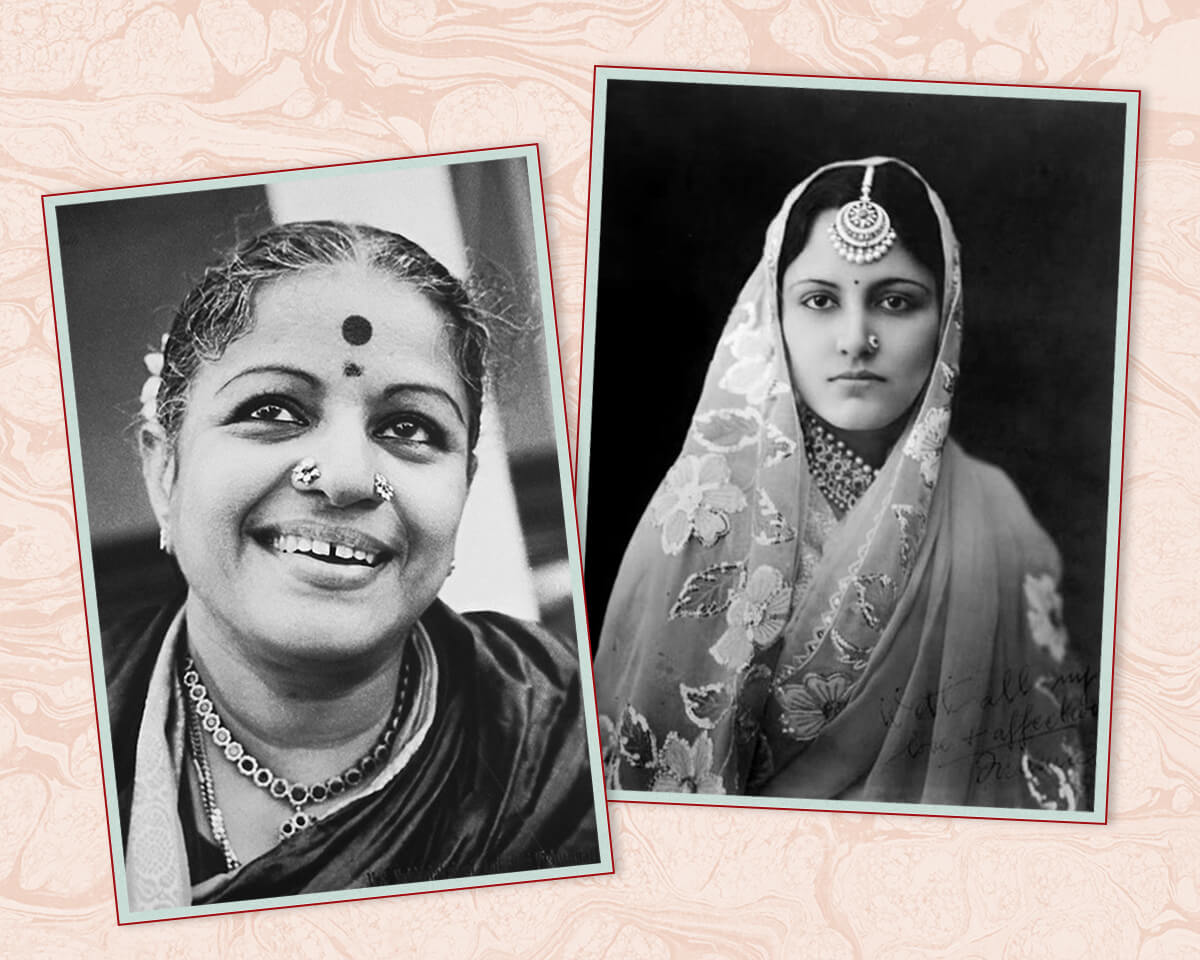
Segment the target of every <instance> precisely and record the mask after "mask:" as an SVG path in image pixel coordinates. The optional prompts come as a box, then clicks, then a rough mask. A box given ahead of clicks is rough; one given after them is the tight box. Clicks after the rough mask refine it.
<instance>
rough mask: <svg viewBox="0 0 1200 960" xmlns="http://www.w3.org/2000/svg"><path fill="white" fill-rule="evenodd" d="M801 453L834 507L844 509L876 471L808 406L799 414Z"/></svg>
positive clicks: (862, 492) (872, 480)
mask: <svg viewBox="0 0 1200 960" xmlns="http://www.w3.org/2000/svg"><path fill="white" fill-rule="evenodd" d="M800 426H801V432H802V433H803V434H804V455H805V457H807V458H808V468H809V470H810V471H811V472H812V477H813V480H815V481H816V484H817V487H818V489H820V491H821V493H823V494H824V495H825V499H826V500H828V501H829V503H830V505H831V506H832V507H834V509H836V510H839V511H841V512H842V513H846V512H847V511H849V509H850V508H851V507H853V506H854V505H855V504H856V503H858V500H859V498H860V497H861V496H862V495H863V494H864V493H866V492H867V488H868V487H870V486H871V484H872V483H873V482H874V481H875V477H876V476H877V475H878V474H879V471H878V470H876V469H875V468H874V467H872V466H871V465H870V464H869V463H867V462H866V461H865V460H863V458H862V457H860V456H858V454H856V453H855V452H854V451H853V450H851V449H850V448H849V447H848V446H846V444H844V443H843V442H842V441H841V440H839V439H838V438H837V437H836V436H834V435H833V433H832V432H830V430H829V429H828V428H827V427H825V425H824V424H822V423H821V422H820V421H819V420H818V419H817V418H816V416H815V415H814V414H813V413H812V412H811V411H809V410H805V411H804V413H802V414H801V415H800Z"/></svg>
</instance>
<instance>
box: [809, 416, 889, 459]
mask: <svg viewBox="0 0 1200 960" xmlns="http://www.w3.org/2000/svg"><path fill="white" fill-rule="evenodd" d="M806 412H807V414H808V416H810V417H812V419H813V420H814V421H816V423H817V424H818V425H819V426H820V427H821V429H822V430H824V431H825V432H826V433H828V434H830V435H831V436H833V437H834V438H835V439H837V440H840V441H841V442H842V443H844V444H845V445H846V447H847V448H848V449H849V450H850V452H851V453H853V454H855V455H857V456H859V457H861V458H862V460H863V462H864V463H866V464H867V465H868V466H870V467H872V468H873V469H875V470H878V469H879V468H880V467H882V466H883V464H884V461H885V460H887V455H888V452H889V451H890V450H891V449H892V447H893V446H894V445H895V443H896V441H897V440H899V439H900V435H901V434H902V433H904V426H905V424H906V423H907V422H908V412H907V411H906V412H905V413H904V415H903V416H900V417H897V418H896V419H895V420H893V421H892V422H891V423H889V424H888V425H887V426H886V427H880V428H879V429H877V430H843V429H842V428H841V427H835V426H834V425H833V424H832V423H830V422H829V421H827V420H825V419H823V418H822V417H819V416H818V415H817V414H816V413H815V412H814V411H813V410H812V408H809V409H808V410H807V411H806Z"/></svg>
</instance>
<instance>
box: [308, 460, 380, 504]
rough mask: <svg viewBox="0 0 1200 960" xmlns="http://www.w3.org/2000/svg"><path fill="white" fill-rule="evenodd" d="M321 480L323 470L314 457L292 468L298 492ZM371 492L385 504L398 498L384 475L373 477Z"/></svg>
mask: <svg viewBox="0 0 1200 960" xmlns="http://www.w3.org/2000/svg"><path fill="white" fill-rule="evenodd" d="M320 479H321V468H320V467H318V466H317V461H316V460H315V459H313V458H312V457H305V458H304V459H303V460H301V461H300V462H299V463H297V464H296V465H295V466H294V467H292V486H293V487H295V488H296V489H297V490H307V489H308V488H309V487H311V486H312V485H313V484H314V483H316V482H317V481H318V480H320ZM371 492H372V493H373V494H374V495H375V497H376V498H377V499H378V500H381V501H383V502H384V503H387V502H388V501H389V500H391V499H392V498H393V497H394V496H396V488H395V487H393V486H392V482H391V481H390V480H389V479H388V478H387V477H385V476H384V475H383V474H382V473H376V474H374V475H373V476H372V477H371Z"/></svg>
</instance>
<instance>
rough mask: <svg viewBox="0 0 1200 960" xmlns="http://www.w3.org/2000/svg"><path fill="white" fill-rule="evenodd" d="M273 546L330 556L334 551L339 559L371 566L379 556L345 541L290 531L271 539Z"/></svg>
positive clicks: (282, 550) (280, 549)
mask: <svg viewBox="0 0 1200 960" xmlns="http://www.w3.org/2000/svg"><path fill="white" fill-rule="evenodd" d="M271 546H272V547H273V548H274V549H276V550H278V551H279V552H280V553H311V554H313V555H315V556H318V557H328V556H329V555H330V554H331V553H332V554H333V555H334V556H336V557H337V558H338V559H339V560H358V561H360V562H361V563H366V564H370V565H371V566H374V565H375V559H376V557H378V556H379V555H378V554H377V553H373V552H372V551H370V550H363V549H362V548H360V547H350V546H347V545H346V544H344V543H334V544H331V543H329V542H328V541H326V540H312V539H309V538H308V537H297V536H293V535H292V534H290V533H289V534H283V535H281V536H278V537H276V538H275V539H274V540H273V541H271Z"/></svg>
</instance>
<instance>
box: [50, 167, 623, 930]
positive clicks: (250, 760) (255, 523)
mask: <svg viewBox="0 0 1200 960" xmlns="http://www.w3.org/2000/svg"><path fill="white" fill-rule="evenodd" d="M45 208H46V221H47V237H48V244H49V252H50V260H51V272H52V278H53V282H54V293H55V319H56V325H57V329H58V334H59V343H60V352H61V357H62V365H63V382H64V388H65V393H66V408H67V419H68V425H69V430H68V434H69V436H68V439H69V444H70V450H71V463H72V476H73V487H74V492H75V501H76V509H77V516H78V526H79V535H80V551H81V556H82V560H83V571H84V591H85V597H86V607H87V615H88V628H89V642H90V647H91V651H92V660H93V672H94V676H95V683H96V695H97V705H98V715H99V723H100V740H101V747H102V758H103V767H104V777H105V789H106V797H107V803H108V810H109V828H110V835H111V840H112V854H113V869H114V877H115V885H116V892H117V903H118V919H119V921H120V922H139V921H144V920H154V919H167V918H171V917H181V916H191V915H196V914H205V913H219V912H228V911H230V910H241V909H250V908H257V907H269V906H282V905H292V904H304V903H318V902H324V901H330V900H335V899H336V900H344V899H348V898H359V897H368V896H381V895H389V894H394V893H409V892H418V891H425V890H444V889H455V888H461V887H465V886H478V885H482V884H494V883H503V882H512V881H517V880H522V881H523V880H535V879H554V878H558V877H572V876H583V875H594V874H598V873H609V872H611V870H612V865H611V845H610V841H609V837H608V824H607V815H606V810H605V806H604V792H603V781H602V773H601V755H600V747H599V740H598V736H597V729H596V709H595V699H594V693H593V682H592V677H591V674H590V657H589V650H588V635H587V626H586V618H585V616H584V609H583V592H582V579H581V564H580V556H579V541H578V535H577V527H576V521H575V513H574V504H573V502H572V481H571V471H570V459H569V449H568V445H567V424H566V418H565V412H564V406H563V399H562V383H561V374H560V368H559V354H558V344H557V341H556V339H555V323H554V315H553V303H552V299H551V295H550V277H549V259H548V251H547V244H546V234H545V221H544V213H543V206H542V195H541V185H540V181H539V177H538V163H537V154H536V148H534V147H531V146H526V147H514V148H506V149H500V150H491V151H476V152H473V153H459V154H453V155H445V156H433V157H424V158H411V159H405V160H391V161H380V162H370V163H358V164H348V165H343V166H337V167H324V168H313V169H308V170H296V171H285V172H275V173H270V174H262V175H259V176H238V177H220V178H213V179H209V180H203V181H190V182H184V183H176V184H161V185H150V186H144V187H130V188H122V189H115V190H107V191H93V192H88V193H74V194H60V195H52V196H48V197H47V198H46V199H45Z"/></svg>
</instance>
